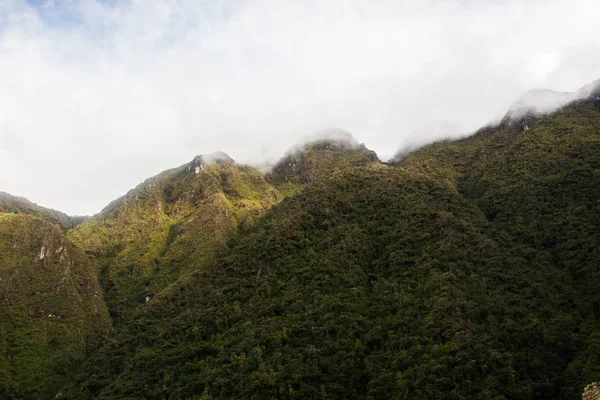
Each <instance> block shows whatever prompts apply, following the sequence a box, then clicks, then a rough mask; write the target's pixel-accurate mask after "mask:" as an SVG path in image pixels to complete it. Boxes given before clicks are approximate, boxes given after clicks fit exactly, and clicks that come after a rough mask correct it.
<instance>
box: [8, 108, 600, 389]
mask: <svg viewBox="0 0 600 400" xmlns="http://www.w3.org/2000/svg"><path fill="white" fill-rule="evenodd" d="M526 118H527V126H528V128H530V129H528V130H527V131H523V129H522V128H521V126H522V125H521V123H520V121H513V123H512V124H509V122H510V121H509V120H504V121H503V122H502V123H501V124H500V125H499V126H497V127H488V128H484V129H482V130H480V131H479V132H477V133H476V134H475V135H473V136H471V137H468V138H465V139H462V140H457V141H444V142H439V143H435V144H432V145H429V146H426V147H424V148H422V149H420V150H418V151H415V152H413V153H412V154H408V155H404V156H403V157H402V158H401V159H398V160H396V161H395V162H393V163H391V164H389V165H384V164H382V163H379V162H378V160H377V157H376V155H375V154H374V153H373V152H371V151H369V150H368V149H366V148H364V146H355V145H350V144H347V143H342V142H336V141H320V142H316V143H312V144H308V145H306V146H304V147H302V148H301V149H299V150H297V151H295V152H293V153H290V154H289V155H287V156H286V157H284V159H282V160H281V161H280V162H279V163H278V164H277V165H276V166H275V168H274V169H273V171H272V172H271V173H270V174H268V175H267V176H266V177H263V176H262V175H261V174H260V173H258V172H257V171H256V170H254V169H253V168H250V167H247V166H240V165H237V164H235V163H234V162H233V160H231V159H230V158H229V157H227V156H225V155H223V154H219V155H217V156H211V157H197V158H196V159H194V160H193V161H192V162H191V163H190V164H187V165H184V166H182V167H180V168H177V169H174V170H170V171H166V172H164V173H162V174H160V175H158V176H157V177H154V178H151V179H149V180H148V181H146V182H144V183H143V184H142V185H140V186H139V187H137V188H136V189H134V190H132V191H131V192H130V193H128V194H127V195H126V196H124V197H123V198H121V199H119V200H116V201H115V202H113V203H112V204H111V205H109V206H108V207H107V208H106V209H105V210H104V211H102V212H101V213H100V214H99V215H97V216H95V217H93V218H92V219H90V220H88V221H86V222H84V223H82V224H80V225H78V226H76V227H75V228H73V229H71V230H69V232H68V237H69V239H70V240H71V241H72V242H73V243H75V244H76V245H77V246H79V247H81V248H82V249H83V250H84V251H85V253H86V254H87V257H88V258H89V259H90V262H91V265H92V268H91V270H93V271H95V273H96V274H97V276H98V279H99V280H100V281H101V284H102V288H103V293H104V299H105V300H106V304H107V305H108V309H109V310H110V313H111V315H112V317H113V323H114V327H115V328H114V330H112V331H111V334H110V336H109V337H108V339H107V340H106V341H105V342H104V345H103V346H102V347H101V348H100V349H98V350H97V351H94V352H93V354H88V356H87V358H86V363H85V367H84V368H82V369H81V371H80V372H79V373H78V374H76V376H73V374H72V373H71V374H70V375H69V377H70V378H71V379H70V381H69V382H68V384H65V386H64V387H63V388H62V389H61V392H62V394H63V395H64V396H65V397H66V398H73V399H92V398H101V399H113V398H148V399H150V398H165V399H166V398H197V399H211V398H212V399H216V398H225V399H233V398H248V399H252V398H254V399H258V398H260V399H278V400H279V399H305V398H321V399H482V398H485V399H559V398H562V399H574V398H579V397H580V396H581V392H582V390H583V387H584V386H585V384H587V383H590V382H592V381H598V380H600V363H599V362H598V354H599V351H600V295H599V294H598V293H599V291H598V290H597V288H598V287H600V281H599V279H600V278H599V277H600V270H599V266H600V251H599V250H598V249H599V248H600V247H599V244H600V214H599V213H598V207H599V204H600V203H599V199H600V136H598V134H597V132H598V129H599V128H600V107H599V103H598V102H593V101H580V102H578V103H575V104H572V105H570V106H568V107H566V108H564V109H562V110H560V111H558V112H556V113H554V114H552V115H548V116H538V117H535V116H531V115H528V116H526ZM5 215H6V216H8V217H11V218H25V216H21V215H17V216H15V215H13V214H5ZM8 217H5V218H8ZM26 218H28V221H29V220H31V221H37V222H36V223H39V224H42V223H44V224H49V223H48V222H44V221H42V220H41V219H39V218H35V217H29V216H27V217H26ZM0 221H2V220H0ZM12 223H14V222H12ZM0 226H1V225H0ZM7 226H11V227H12V225H7ZM49 226H50V225H49ZM7 229H8V228H7ZM28 229H29V228H28ZM54 229H55V230H56V232H57V233H56V234H57V235H61V234H62V233H61V232H60V230H58V228H56V227H55V228H54ZM11 230H14V229H13V228H10V229H8V230H7V231H6V232H7V233H6V234H5V236H2V239H1V240H0V245H3V246H5V247H4V248H1V247H0V250H1V252H0V254H5V253H6V254H9V256H5V257H10V258H7V260H9V261H7V262H4V264H3V265H13V266H14V265H21V267H19V268H25V267H24V266H25V265H29V264H31V262H30V263H29V264H27V263H26V262H25V261H21V262H20V264H19V261H18V260H26V259H28V258H27V257H32V256H30V255H29V254H34V255H33V257H35V254H39V252H40V246H41V243H36V244H35V245H33V244H32V245H31V247H27V248H26V250H27V251H25V247H24V250H23V253H21V252H20V251H13V250H11V249H12V247H10V246H12V244H11V243H14V240H13V239H9V237H8V236H6V235H8V232H10V231H11ZM17 231H18V230H17ZM37 231H38V230H31V231H27V232H29V233H28V235H30V236H31V235H34V232H37ZM47 236H48V235H47V234H46V235H45V236H43V237H47ZM19 237H21V236H19ZM23 237H29V236H27V235H25V236H23ZM35 237H37V236H35ZM59 237H60V236H59ZM11 240H12V241H11ZM23 243H25V242H23ZM27 243H29V242H27ZM57 254H58V253H57ZM81 257H82V260H84V259H85V256H84V255H81ZM28 260H31V258H29V259H28ZM18 270H19V271H20V269H18ZM7 271H8V272H6V274H9V273H12V274H13V275H12V276H14V274H15V271H17V269H14V268H13V269H7ZM10 271H12V272H10ZM57 271H60V268H59V269H57ZM6 276H8V275H6ZM19 276H20V275H19ZM13 281H14V279H13ZM1 282H3V281H0V283H1ZM11 282H12V281H11ZM2 288H3V286H1V285H0V290H3V289H2ZM3 293H4V292H1V291H0V295H1V294H3ZM21 301H22V302H23V304H27V303H26V302H25V300H19V303H18V304H20V302H21ZM44 312H46V310H44ZM15 315H16V314H15ZM19 315H20V316H21V317H20V318H21V320H22V321H30V320H31V321H34V319H33V317H31V316H29V314H25V313H23V312H22V313H20V314H19ZM2 320H4V317H3V319H2ZM27 323H33V322H27ZM24 329H25V328H23V329H17V330H16V332H17V334H18V335H21V333H20V332H27V331H26V330H24ZM27 329H29V330H30V331H34V330H33V329H32V328H31V329H30V328H27ZM0 332H2V331H0ZM7 337H8V336H7ZM0 338H4V335H3V336H0ZM31 338H32V339H31V340H33V341H34V343H46V342H44V340H48V339H44V338H42V337H41V336H35V335H31ZM66 339H67V338H65V340H64V341H62V339H61V341H59V342H58V343H57V342H55V341H52V345H53V346H54V345H61V344H63V343H64V344H65V346H67V347H68V348H73V347H69V346H73V343H78V342H77V338H74V339H69V340H66ZM2 340H5V339H2ZM12 340H14V339H12ZM0 343H3V342H0ZM47 343H50V342H47ZM48 346H50V344H48ZM5 348H7V349H8V348H10V347H5ZM3 354H5V355H4V356H3V357H4V358H0V366H2V368H0V371H4V370H5V369H6V368H8V367H10V368H12V369H11V371H13V372H12V374H11V375H9V376H8V377H7V375H6V374H5V375H2V374H1V373H0V379H3V380H4V381H2V380H0V383H2V382H8V383H9V384H10V385H12V386H7V387H10V388H13V389H11V390H13V394H15V396H16V397H18V396H19V395H20V396H21V397H24V395H23V393H25V392H22V391H18V390H17V389H14V388H17V386H15V385H22V382H26V381H25V380H23V379H25V378H23V376H25V375H27V372H19V373H20V374H25V375H18V374H17V372H16V371H17V370H20V371H23V370H25V371H26V368H25V367H24V366H23V365H22V364H19V366H16V365H17V364H16V363H15V360H16V358H10V357H8V356H7V355H6V354H7V353H6V351H5V353H3ZM60 354H67V355H69V354H76V357H75V358H76V360H77V361H79V360H81V358H80V357H79V356H80V355H81V354H82V353H80V352H78V351H74V353H69V351H68V350H65V351H63V350H61V351H58V350H57V353H56V355H57V356H59V355H60ZM78 357H79V358H78ZM23 359H24V358H23ZM34 365H35V364H34ZM53 365H54V364H53ZM40 368H41V367H40ZM44 368H45V367H44ZM68 370H69V371H72V370H73V369H72V368H68ZM27 376H29V375H27ZM61 382H63V383H67V382H66V381H61ZM53 385H54V383H53ZM56 385H58V381H57V383H56ZM52 387H53V388H54V387H56V386H52ZM19 390H22V389H19ZM39 393H40V392H36V393H31V395H30V396H29V397H36V396H37V397H40V398H43V397H44V396H45V394H44V395H43V396H39V395H38V394H39ZM48 393H50V392H48ZM28 395H29V393H28Z"/></svg>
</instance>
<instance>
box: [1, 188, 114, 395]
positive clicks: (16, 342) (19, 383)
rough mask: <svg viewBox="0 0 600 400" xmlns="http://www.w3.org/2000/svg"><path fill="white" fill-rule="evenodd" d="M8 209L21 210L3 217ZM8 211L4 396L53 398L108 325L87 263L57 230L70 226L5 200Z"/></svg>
mask: <svg viewBox="0 0 600 400" xmlns="http://www.w3.org/2000/svg"><path fill="white" fill-rule="evenodd" d="M10 203H13V204H16V205H17V206H18V207H17V209H18V210H19V211H18V212H16V213H15V211H11V212H10V213H7V212H4V211H5V210H7V204H8V205H10ZM2 207H3V211H2V212H0V301H1V307H0V397H1V398H4V399H11V398H46V399H48V398H53V397H54V396H56V395H58V394H59V393H60V390H61V388H62V387H64V386H65V385H67V384H68V383H70V382H71V381H72V379H73V376H74V371H76V370H77V369H78V368H80V367H81V364H82V362H83V361H84V359H85V358H86V357H87V356H89V355H90V354H91V353H93V351H94V349H96V348H97V347H98V346H99V345H100V344H101V343H102V342H103V341H104V339H105V338H106V337H107V336H108V333H109V331H110V327H111V322H110V318H109V316H108V312H107V310H106V306H105V304H104V301H103V298H102V291H101V289H100V286H99V284H98V279H97V276H96V273H95V271H94V270H93V269H92V268H91V264H90V262H89V260H88V259H87V257H86V256H85V255H84V254H83V252H82V251H81V250H80V249H79V248H78V247H77V246H76V245H74V244H73V243H72V242H70V241H69V240H68V239H67V238H66V237H65V235H64V232H63V229H62V227H61V226H59V225H58V224H57V223H55V222H57V221H58V222H63V223H67V221H68V219H66V218H63V214H58V213H55V212H53V211H51V210H45V209H42V208H40V207H37V206H35V205H33V204H31V203H29V202H26V201H24V200H23V199H16V202H15V198H11V197H8V196H6V195H3V196H2ZM11 209H12V208H11ZM31 214H33V215H31ZM38 215H41V216H44V218H43V217H40V216H38ZM63 227H64V226H63Z"/></svg>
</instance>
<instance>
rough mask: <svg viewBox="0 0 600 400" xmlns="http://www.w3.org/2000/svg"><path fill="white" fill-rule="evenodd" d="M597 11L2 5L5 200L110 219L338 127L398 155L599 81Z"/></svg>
mask: <svg viewBox="0 0 600 400" xmlns="http://www.w3.org/2000/svg"><path fill="white" fill-rule="evenodd" d="M598 26H600V4H599V3H598V2H597V1H591V0H546V1H538V0H531V1H527V2H523V1H496V0H489V1H470V0H467V1H463V0H461V1H459V0H455V1H447V0H444V1H442V0H435V1H434V0H431V1H423V2H412V1H411V2H408V1H406V2H403V1H391V0H389V1H388V0H374V1H369V2H365V1H359V0H327V1H325V0H305V1H302V2H295V1H294V2H293V1H282V0H277V1H276V0H262V1H259V0H245V1H244V0H214V1H208V0H207V1H200V2H198V1H191V0H190V1H186V0H177V1H159V0H153V1H141V0H139V1H138V0H136V1H133V0H132V1H119V0H111V1H108V0H104V1H100V0H97V1H94V0H83V1H75V0H63V1H61V0H40V1H37V0H29V2H28V3H24V2H23V1H21V0H4V1H3V2H2V3H1V4H0V88H1V90H0V190H3V191H7V192H11V193H13V194H17V195H22V196H26V197H28V198H30V199H31V200H32V201H35V202H38V203H39V204H41V205H44V206H49V207H54V208H58V209H61V210H63V211H65V212H68V213H71V214H84V213H86V214H89V213H95V212H97V211H99V210H100V209H101V208H102V207H103V206H104V205H106V204H107V203H108V202H109V201H110V200H112V199H114V198H115V197H117V196H119V195H121V194H123V193H125V192H126V191H127V190H128V189H130V188H131V187H133V186H135V185H136V184H137V183H139V182H140V181H142V180H143V179H144V178H146V177H149V176H151V175H153V174H155V173H158V172H160V171H161V170H163V169H166V168H170V167H173V166H175V165H180V164H184V163H185V162H188V161H189V160H191V159H192V158H193V156H194V155H196V154H205V153H211V152H214V151H219V150H221V151H224V152H226V153H228V154H229V155H231V156H232V157H233V158H235V159H236V160H237V161H240V162H250V163H253V162H254V163H262V162H264V160H265V159H270V160H274V159H276V158H278V157H280V156H282V155H283V154H284V152H285V150H286V149H287V148H289V147H290V146H291V145H292V144H294V143H295V142H296V141H297V140H298V138H300V137H302V136H306V135H307V134H311V133H312V132H315V131H321V130H322V129H324V128H328V127H339V128H341V129H344V130H347V131H349V132H351V133H352V134H353V135H354V136H355V137H356V138H357V140H358V141H359V142H363V143H365V144H366V145H367V146H368V147H370V148H372V149H374V150H375V151H377V152H378V154H380V156H382V157H385V156H386V155H392V154H393V153H395V152H396V150H397V149H398V147H399V146H410V145H414V144H420V143H423V142H426V141H431V140H434V139H437V138H440V137H453V136H459V135H463V134H465V133H468V132H471V131H474V130H475V129H477V128H478V127H479V126H481V125H484V124H486V123H488V122H490V121H493V120H498V119H500V118H501V117H502V116H503V115H504V113H505V112H506V110H507V109H508V107H510V105H511V104H512V103H513V102H514V101H515V100H516V99H517V98H518V97H519V96H520V95H522V94H523V93H524V92H525V91H527V90H529V89H532V88H536V87H539V88H548V89H552V90H557V91H572V90H575V89H577V88H579V87H580V86H582V85H584V84H586V83H588V82H590V81H593V80H595V79H597V78H599V77H600V68H599V66H600V36H599V35H598V34H597V27H598Z"/></svg>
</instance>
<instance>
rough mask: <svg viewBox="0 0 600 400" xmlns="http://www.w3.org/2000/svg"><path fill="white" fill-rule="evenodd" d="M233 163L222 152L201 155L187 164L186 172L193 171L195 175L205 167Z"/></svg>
mask: <svg viewBox="0 0 600 400" xmlns="http://www.w3.org/2000/svg"><path fill="white" fill-rule="evenodd" d="M233 163H235V161H234V160H233V158H231V157H230V156H229V155H228V154H226V153H223V152H222V151H217V152H214V153H210V154H203V155H198V156H196V157H194V159H193V160H192V161H191V162H190V163H189V164H188V166H187V168H186V171H188V172H189V171H194V172H195V173H196V174H198V173H200V171H202V170H204V168H206V167H207V166H211V165H215V164H220V165H225V164H233Z"/></svg>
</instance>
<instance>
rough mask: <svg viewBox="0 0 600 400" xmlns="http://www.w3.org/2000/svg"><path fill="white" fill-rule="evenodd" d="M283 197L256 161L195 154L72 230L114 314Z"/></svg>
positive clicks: (204, 257)
mask: <svg viewBox="0 0 600 400" xmlns="http://www.w3.org/2000/svg"><path fill="white" fill-rule="evenodd" d="M281 198H282V197H281V195H280V194H279V193H278V192H277V190H276V189H274V188H273V187H271V185H269V184H268V183H267V182H266V181H265V179H264V178H263V176H262V175H261V174H260V173H259V172H258V171H257V170H255V169H254V168H251V167H248V166H243V165H237V164H236V163H235V162H234V161H233V160H232V159H231V158H230V157H229V156H227V155H226V154H223V153H218V154H211V155H204V156H197V157H196V158H194V160H192V161H191V162H190V163H188V164H186V165H183V166H181V167H179V168H175V169H173V170H169V171H166V172H163V173H162V174H160V175H158V176H156V177H153V178H150V179H148V180H147V181H145V182H144V183H142V184H141V185H139V186H138V187H137V188H135V189H133V190H131V191H130V192H129V193H127V194H126V195H125V196H123V197H122V198H120V199H118V200H115V201H114V202H113V203H111V204H110V205H109V206H107V207H106V208H105V209H104V210H103V211H102V212H100V213H99V214H98V215H96V216H94V217H93V218H92V219H90V220H89V221H86V222H84V223H83V224H81V225H80V226H77V227H76V228H75V229H73V230H72V231H70V232H69V238H70V239H71V240H73V241H74V242H75V243H77V244H78V245H79V246H80V247H81V248H82V249H83V250H84V251H85V252H86V253H87V254H88V255H89V256H90V257H91V258H93V259H94V260H95V265H96V269H97V270H98V271H99V273H100V279H101V281H102V284H103V286H104V290H105V298H106V301H107V304H108V306H109V309H110V311H111V314H112V316H113V318H121V317H122V316H123V315H124V314H127V313H129V312H131V311H133V310H135V309H137V308H138V307H142V306H144V305H145V304H146V302H148V301H149V300H150V299H151V298H153V297H154V296H155V295H156V294H157V293H159V292H160V291H161V290H162V289H164V288H165V287H167V286H168V285H169V284H171V283H172V282H174V281H176V280H177V279H178V278H180V277H181V276H183V275H185V274H186V273H189V272H193V271H198V270H201V269H202V268H203V267H204V266H205V265H207V264H211V263H212V262H214V258H215V254H216V252H217V251H218V250H219V249H220V248H222V247H224V246H225V245H226V243H227V241H228V240H229V238H230V237H231V236H232V235H233V234H235V233H236V232H238V231H240V230H243V229H245V228H246V227H248V226H251V225H252V224H253V221H254V219H255V218H257V217H258V216H259V215H261V214H262V213H263V212H264V211H265V210H267V209H268V208H270V207H271V206H273V205H274V204H276V203H278V202H279V201H280V200H281Z"/></svg>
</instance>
